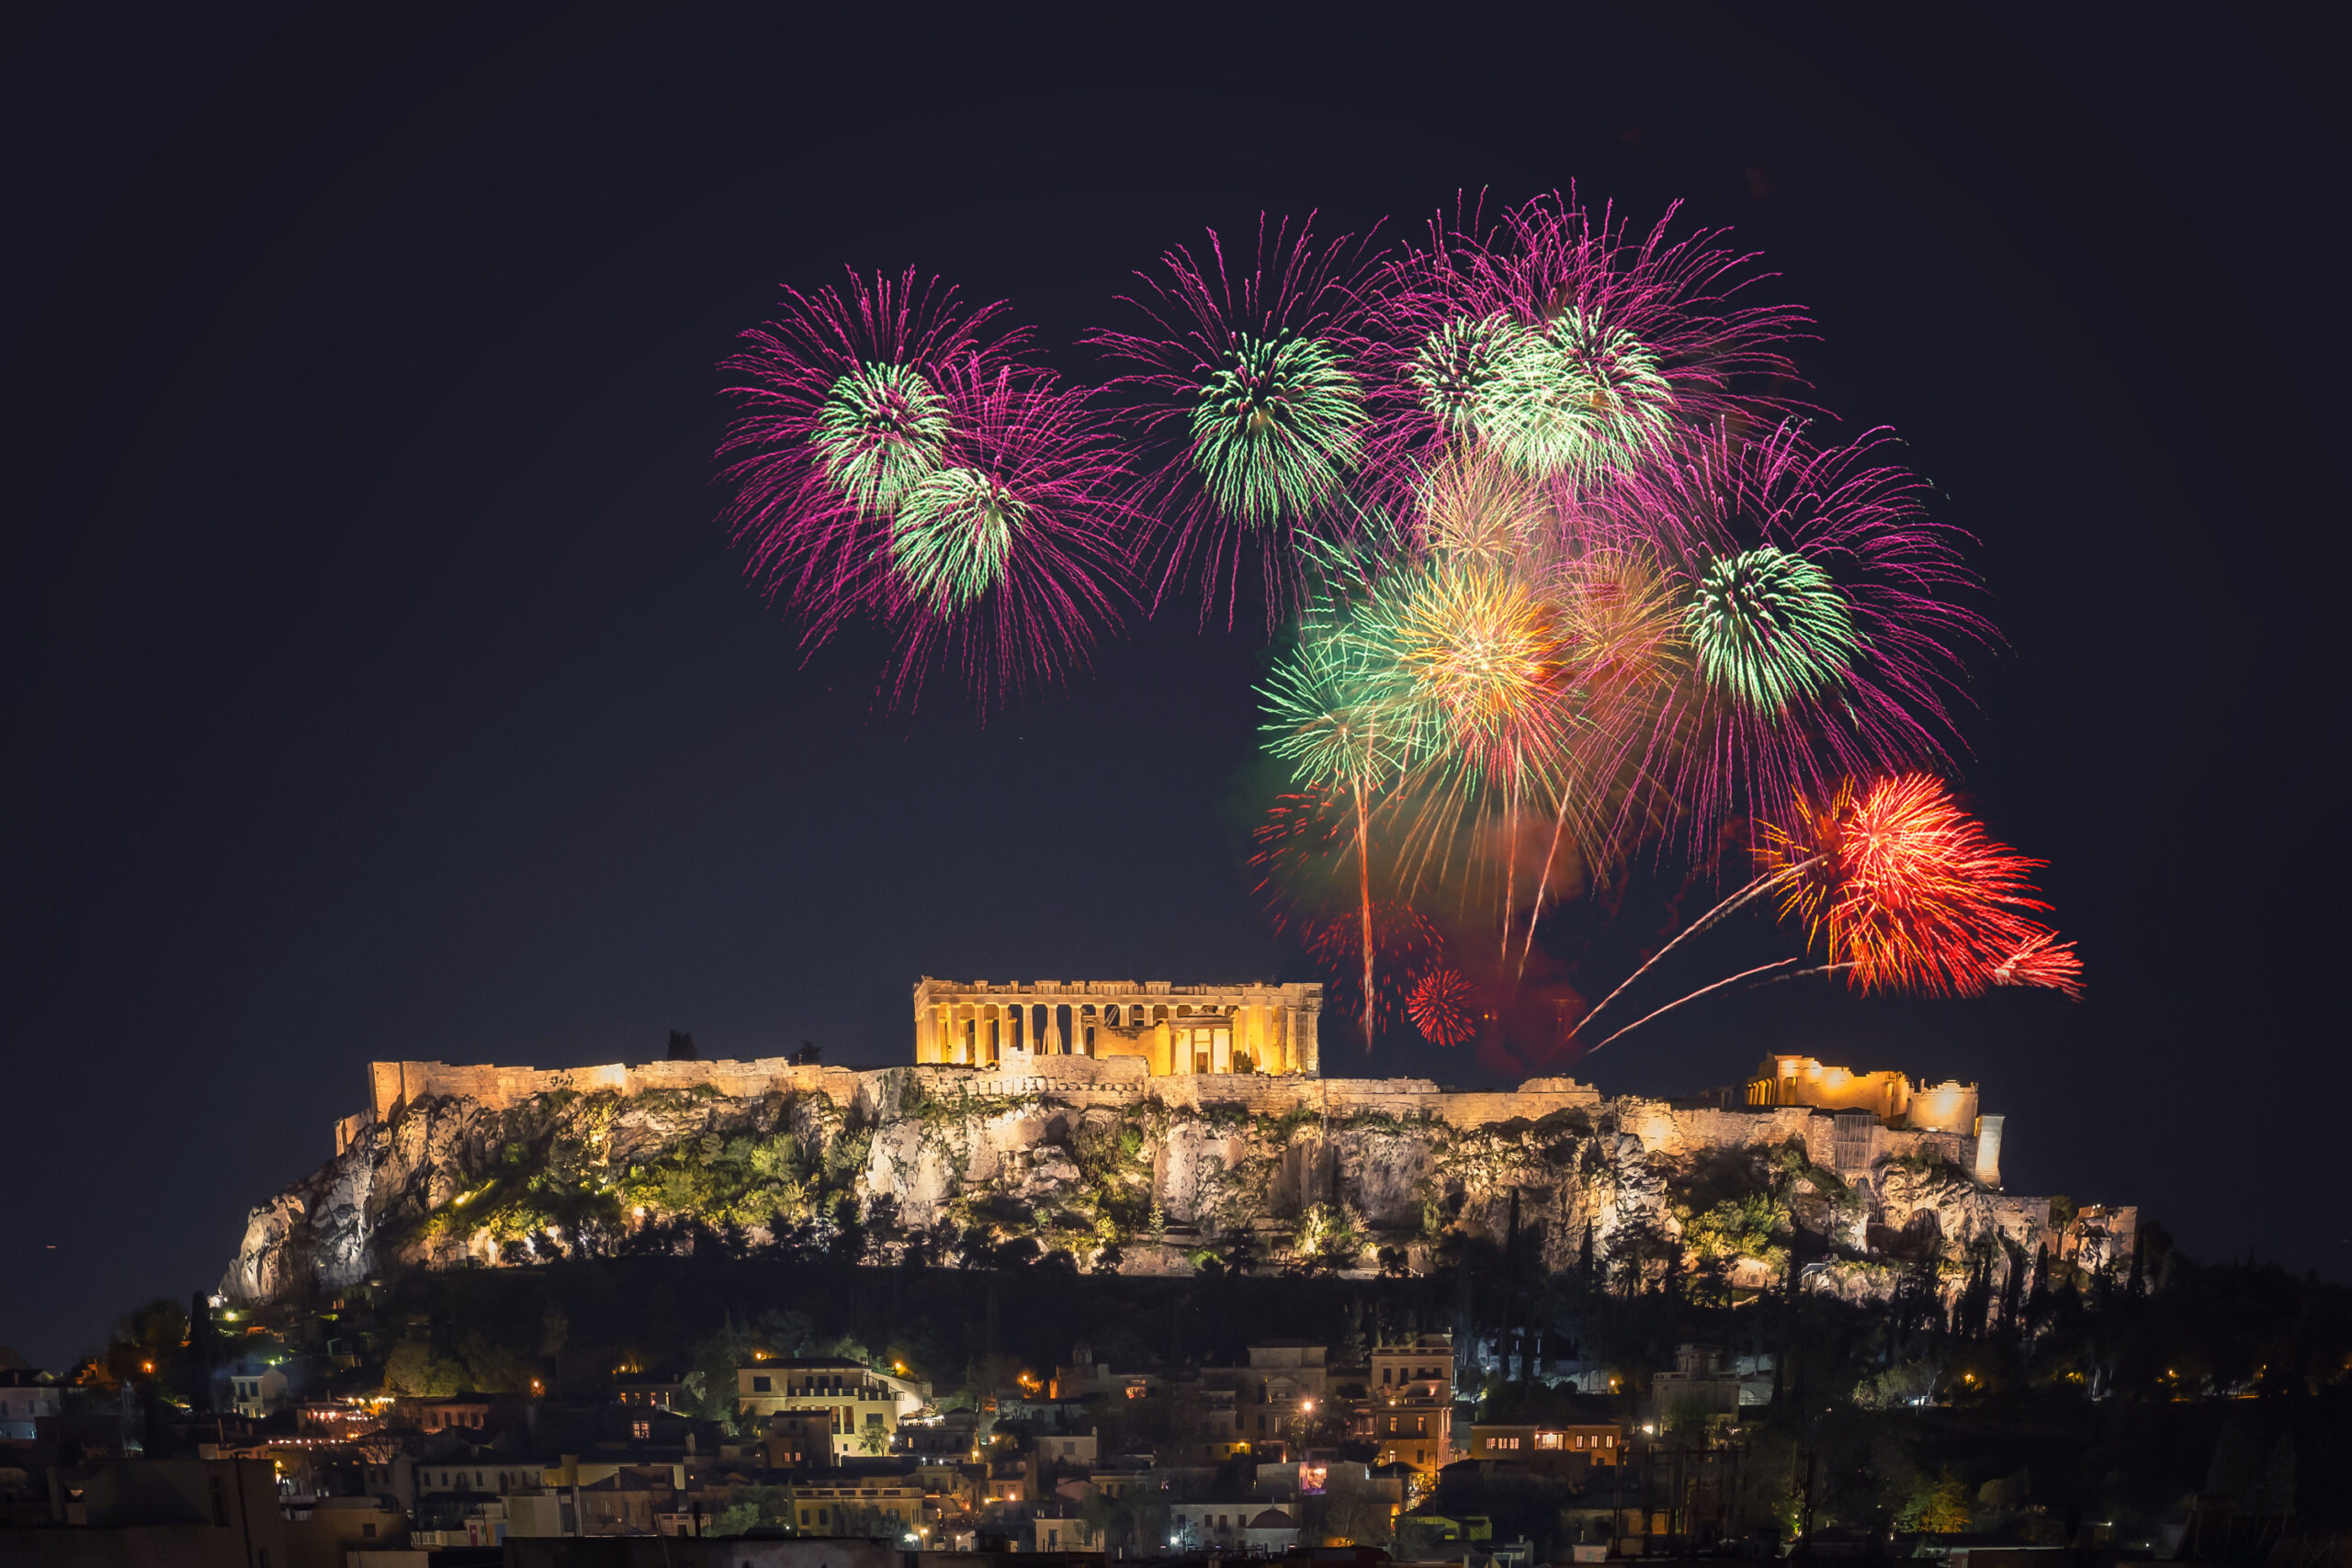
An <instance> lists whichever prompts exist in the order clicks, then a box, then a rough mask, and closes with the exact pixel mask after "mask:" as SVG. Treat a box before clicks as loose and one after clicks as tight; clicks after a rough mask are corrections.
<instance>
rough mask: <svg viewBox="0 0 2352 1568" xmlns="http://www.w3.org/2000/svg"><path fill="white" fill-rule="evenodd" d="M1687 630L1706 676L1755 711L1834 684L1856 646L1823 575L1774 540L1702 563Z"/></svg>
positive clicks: (1840, 599) (1842, 602) (1774, 708)
mask: <svg viewBox="0 0 2352 1568" xmlns="http://www.w3.org/2000/svg"><path fill="white" fill-rule="evenodd" d="M1685 629H1686V631H1687V632H1688V635H1689V637H1690V639H1691V647H1692V648H1693V649H1696V650H1697V652H1698V656H1699V668H1700V670H1701V671H1702V672H1703V673H1704V674H1705V676H1706V678H1707V680H1708V682H1710V683H1711V684H1713V686H1714V687H1715V688H1716V689H1717V690H1718V691H1721V692H1724V693H1726V694H1729V695H1730V696H1732V697H1733V698H1735V699H1736V700H1737V701H1739V702H1741V703H1744V704H1746V705H1747V706H1748V707H1750V708H1752V709H1754V710H1755V711H1757V712H1758V713H1761V714H1778V713H1780V712H1781V711H1782V710H1783V709H1785V708H1786V707H1787V706H1788V705H1789V703H1790V701H1791V700H1792V699H1793V698H1796V697H1820V696H1823V695H1825V694H1827V693H1829V692H1831V691H1833V690H1835V689H1836V688H1837V686H1838V683H1839V682H1842V681H1843V680H1844V679H1845V676H1846V672H1847V671H1848V670H1849V669H1850V668H1851V667H1852V665H1853V661H1854V658H1855V656H1856V655H1857V654H1859V653H1860V651H1861V644H1860V639H1859V638H1858V637H1855V635H1854V618H1853V615H1852V614H1851V613H1850V612H1849V610H1848V609H1847V607H1846V596H1845V595H1844V594H1842V593H1840V592H1838V585H1837V584H1836V583H1835V582H1832V581H1830V580H1829V574H1828V573H1827V572H1826V571H1824V570H1821V569H1820V568H1819V567H1817V566H1815V565H1814V564H1813V562H1811V561H1809V560H1807V559H1805V558H1804V557H1803V556H1801V555H1798V554H1796V553H1794V552H1793V551H1790V550H1783V549H1781V548H1780V547H1777V546H1773V545H1765V546H1762V547H1759V548H1757V549H1752V550H1742V551H1740V552H1739V553H1738V554H1737V555H1730V556H1718V557H1717V558H1714V559H1713V560H1712V561H1710V562H1708V563H1707V565H1706V566H1705V567H1704V568H1702V570H1700V572H1699V574H1698V582H1697V584H1696V585H1695V588H1694V590H1693V592H1692V594H1691V606H1690V609H1689V611H1688V612H1687V614H1686V615H1685Z"/></svg>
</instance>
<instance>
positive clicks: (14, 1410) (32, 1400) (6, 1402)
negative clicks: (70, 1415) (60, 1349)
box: [0, 1367, 59, 1443]
mask: <svg viewBox="0 0 2352 1568" xmlns="http://www.w3.org/2000/svg"><path fill="white" fill-rule="evenodd" d="M58 1409H59V1390H58V1380H57V1374H56V1373H55V1372H40V1371H34V1370H33V1369H31V1368H30V1367H9V1368H6V1369H5V1370H0V1442H8V1443H29V1442H31V1441H32V1440H33V1438H34V1436H35V1430H34V1427H33V1423H34V1422H36V1421H38V1420H40V1418H41V1417H42V1416H55V1415H56V1414H57V1412H58Z"/></svg>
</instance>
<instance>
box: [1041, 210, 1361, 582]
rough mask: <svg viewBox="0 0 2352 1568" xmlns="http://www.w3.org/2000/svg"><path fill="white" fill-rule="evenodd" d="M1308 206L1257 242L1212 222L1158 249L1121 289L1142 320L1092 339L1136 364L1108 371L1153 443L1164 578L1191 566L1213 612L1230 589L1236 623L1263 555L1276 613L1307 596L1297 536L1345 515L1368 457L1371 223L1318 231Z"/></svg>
mask: <svg viewBox="0 0 2352 1568" xmlns="http://www.w3.org/2000/svg"><path fill="white" fill-rule="evenodd" d="M1313 221H1314V220H1313V219H1312V217H1311V216H1310V217H1309V218H1308V220H1306V222H1302V223H1300V224H1298V225H1296V226H1295V228H1294V227H1293V226H1292V225H1291V224H1290V223H1289V222H1288V221H1287V220H1283V221H1281V222H1277V223H1275V224H1273V225H1272V228H1271V229H1270V228H1269V227H1268V226H1267V224H1266V223H1265V221H1263V220H1261V222H1260V224H1259V229H1258V235H1257V242H1256V245H1255V247H1254V253H1253V254H1243V253H1239V252H1228V251H1227V247H1226V245H1225V243H1224V242H1223V241H1222V240H1221V239H1220V238H1219V237H1218V236H1217V234H1216V231H1214V230H1212V231H1210V233H1209V236H1208V244H1207V247H1206V249H1205V250H1204V251H1203V252H1201V253H1200V254H1194V253H1193V251H1191V250H1189V249H1186V248H1184V247H1182V246H1179V247H1176V248H1174V249H1172V250H1170V251H1168V252H1166V253H1164V254H1162V255H1161V257H1160V268H1159V271H1158V272H1157V273H1138V274H1136V276H1137V277H1138V278H1139V279H1140V280H1141V282H1142V285H1143V287H1142V288H1140V289H1138V290H1137V291H1136V293H1135V294H1133V295H1130V296H1125V297H1124V299H1123V302H1124V303H1125V304H1127V305H1130V306H1132V307H1134V309H1135V310H1136V311H1138V312H1139V313H1140V314H1141V315H1142V316H1143V318H1144V324H1143V325H1142V326H1141V327H1140V328H1139V329H1138V330H1136V331H1133V332H1128V331H1117V330H1104V331H1101V332H1097V333H1093V334H1091V336H1089V337H1088V339H1087V340H1086V341H1087V342H1089V343H1090V344H1093V345H1094V346H1096V347H1098V348H1101V349H1103V351H1105V353H1106V355H1108V356H1109V357H1110V358H1111V359H1112V360H1114V362H1118V363H1122V364H1124V365H1126V366H1130V367H1134V368H1132V369H1130V370H1127V371H1126V372H1125V374H1122V375H1120V376H1119V377H1117V378H1115V379H1114V382H1113V385H1114V387H1115V388H1117V389H1119V390H1120V391H1121V393H1122V394H1123V395H1124V396H1125V397H1126V398H1128V399H1129V400H1131V401H1132V403H1133V406H1134V409H1135V415H1136V422H1137V423H1138V424H1139V426H1140V427H1141V429H1142V431H1143V433H1144V434H1145V436H1146V438H1147V440H1148V444H1149V445H1150V446H1151V448H1152V460H1151V469H1150V474H1149V478H1148V483H1147V485H1146V486H1145V489H1144V491H1143V497H1144V499H1143V502H1142V504H1141V505H1140V507H1139V510H1140V511H1142V512H1143V513H1146V514H1148V515H1149V516H1151V517H1153V518H1156V519H1158V520H1159V523H1158V526H1157V529H1156V532H1155V536H1154V537H1153V538H1152V539H1151V540H1150V541H1149V553H1150V571H1151V575H1152V577H1153V578H1154V580H1155V581H1156V592H1157V594H1158V596H1159V597H1160V598H1165V597H1166V595H1167V594H1168V592H1170V589H1171V588H1173V587H1174V586H1175V584H1176V583H1177V582H1178V581H1180V580H1186V579H1190V580H1193V581H1197V583H1198V585H1199V587H1200V589H1201V592H1202V594H1203V604H1202V611H1201V614H1202V618H1203V619H1204V621H1205V620H1206V619H1207V618H1208V617H1209V616H1210V615H1212V614H1213V613H1214V612H1215V611H1216V608H1217V607H1218V606H1219V605H1220V604H1222V605H1223V607H1224V610H1225V615H1226V619H1227V624H1228V625H1230V624H1231V623H1232V620H1233V616H1234V615H1235V612H1236V609H1237V604H1238V592H1239V589H1240V585H1241V573H1242V570H1243V565H1244V563H1245V561H1249V560H1251V559H1253V558H1254V559H1255V561H1256V562H1257V564H1258V567H1259V570H1260V571H1261V574H1262V579H1263V592H1264V598H1265V614H1266V621H1267V625H1268V626H1270V627H1271V626H1272V625H1273V624H1274V622H1275V621H1276V620H1277V619H1278V618H1279V617H1280V616H1281V615H1283V613H1285V611H1286V610H1287V609H1288V608H1289V607H1291V606H1292V605H1293V604H1295V603H1296V602H1297V601H1298V598H1299V595H1300V589H1301V581H1302V569H1301V562H1300V559H1299V552H1300V548H1301V545H1302V542H1303V540H1305V539H1314V538H1332V537H1337V536H1344V535H1346V534H1348V533H1350V532H1351V529H1352V526H1353V523H1352V519H1353V511H1354V508H1353V505H1352V500H1351V485H1353V483H1354V482H1355V481H1356V479H1357V477H1358V476H1359V475H1360V474H1361V473H1362V472H1363V470H1364V468H1366V466H1367V465H1368V464H1370V463H1372V462H1373V461H1374V458H1375V448H1376V446H1377V444H1378V441H1379V439H1380V436H1379V431H1380V427H1381V426H1380V422H1379V421H1378V419H1377V418H1376V417H1375V410H1374V406H1373V397H1372V389H1371V386H1370V384H1369V383H1368V381H1367V380H1366V378H1365V369H1364V364H1365V359H1366V356H1367V355H1368V354H1369V352H1370V348H1371V344H1370V338H1369V336H1368V333H1369V330H1370V328H1371V327H1372V324H1373V323H1372V321H1371V317H1370V315H1369V313H1368V311H1367V310H1366V306H1365V301H1364V297H1363V287H1362V285H1363V279H1364V278H1365V276H1367V275H1368V271H1369V261H1368V258H1367V249H1366V245H1367V243H1368V237H1367V241H1366V242H1363V243H1360V242H1358V241H1357V240H1355V239H1354V237H1352V236H1349V235H1342V236H1340V238H1338V239H1336V240H1332V241H1328V242H1326V241H1318V240H1317V239H1316V237H1315V236H1314V234H1313V231H1312V229H1313Z"/></svg>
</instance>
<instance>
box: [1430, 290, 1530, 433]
mask: <svg viewBox="0 0 2352 1568" xmlns="http://www.w3.org/2000/svg"><path fill="white" fill-rule="evenodd" d="M1531 335H1532V334H1530V333H1528V331H1527V329H1526V328H1524V327H1521V325H1519V323H1518V322H1516V321H1512V320H1511V319H1510V317H1508V316H1499V315H1498V316H1488V317H1487V318H1485V319H1484V320H1482V321H1472V320H1470V319H1469V318H1468V317H1466V316H1456V317H1455V318H1453V320H1452V321H1448V322H1446V323H1445V324H1444V325H1443V326H1442V327H1440V328H1438V329H1437V330H1436V331H1435V332H1433V333H1430V334H1429V336H1428V337H1426V338H1424V339H1423V340H1422V341H1421V346H1420V347H1419V349H1418V350H1416V351H1415V352H1414V355H1413V360H1412V364H1411V365H1410V366H1408V367H1407V373H1408V375H1409V376H1411V378H1412V379H1413V384H1414V385H1415V386H1417V387H1419V389H1420V390H1421V401H1422V404H1423V405H1424V406H1425V407H1427V408H1428V410H1429V411H1430V413H1431V414H1433V415H1435V416H1436V418H1437V422H1438V423H1439V424H1440V425H1442V426H1443V427H1444V428H1445V429H1447V430H1449V431H1465V430H1475V429H1476V428H1477V427H1478V424H1479V423H1480V421H1481V419H1482V418H1483V417H1484V414H1485V411H1486V400H1487V393H1488V392H1489V390H1490V389H1492V388H1493V386H1494V383H1495V377H1496V375H1497V373H1498V370H1499V368H1500V366H1501V364H1502V362H1503V361H1504V360H1506V359H1508V358H1510V356H1511V355H1513V354H1515V353H1517V352H1519V351H1520V349H1521V347H1522V346H1523V340H1524V339H1526V338H1528V337H1529V336H1531Z"/></svg>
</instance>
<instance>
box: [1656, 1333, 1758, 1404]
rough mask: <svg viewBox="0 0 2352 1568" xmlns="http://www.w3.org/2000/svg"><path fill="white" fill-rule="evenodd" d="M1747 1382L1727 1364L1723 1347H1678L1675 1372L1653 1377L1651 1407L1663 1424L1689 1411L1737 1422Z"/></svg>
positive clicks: (1661, 1373) (1657, 1373) (1675, 1352)
mask: <svg viewBox="0 0 2352 1568" xmlns="http://www.w3.org/2000/svg"><path fill="white" fill-rule="evenodd" d="M1745 1381H1746V1380H1744V1379H1743V1378H1741V1376H1740V1375H1739V1373H1737V1372H1736V1371H1733V1370H1731V1368H1730V1367H1729V1366H1728V1365H1727V1364H1726V1363H1725V1360H1724V1352H1723V1349H1722V1348H1721V1347H1720V1346H1715V1345H1678V1346H1676V1347H1675V1350H1674V1370H1673V1371H1662V1372H1656V1373H1653V1374H1652V1375H1651V1377H1650V1404H1651V1407H1652V1408H1653V1409H1654V1410H1655V1411H1656V1412H1657V1419H1658V1420H1659V1421H1660V1422H1661V1423H1663V1422H1668V1421H1671V1420H1673V1419H1674V1418H1675V1416H1677V1414H1678V1413H1679V1412H1683V1411H1691V1410H1696V1411H1699V1412H1702V1413H1703V1414H1705V1415H1707V1416H1728V1417H1730V1418H1731V1419H1733V1420H1737V1419H1738V1417H1739V1391H1740V1386H1741V1384H1742V1383H1743V1382H1745Z"/></svg>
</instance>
